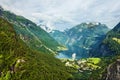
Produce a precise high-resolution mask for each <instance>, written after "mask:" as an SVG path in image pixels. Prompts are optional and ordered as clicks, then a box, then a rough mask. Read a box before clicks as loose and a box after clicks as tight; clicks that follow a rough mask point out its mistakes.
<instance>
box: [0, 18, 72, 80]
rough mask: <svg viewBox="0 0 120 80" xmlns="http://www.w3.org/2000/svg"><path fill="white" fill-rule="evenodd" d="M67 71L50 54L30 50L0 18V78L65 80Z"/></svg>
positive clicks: (67, 77)
mask: <svg viewBox="0 0 120 80" xmlns="http://www.w3.org/2000/svg"><path fill="white" fill-rule="evenodd" d="M69 72H70V71H69V69H67V68H66V67H64V64H63V63H61V61H59V60H58V59H56V58H54V57H53V56H52V55H50V54H48V55H46V54H43V53H39V52H36V51H32V50H30V49H29V47H27V46H26V44H24V42H23V41H22V40H21V39H20V38H19V36H17V35H16V33H15V31H14V29H13V26H12V25H11V24H10V23H8V22H7V21H5V20H3V19H2V18H0V80H67V79H70V78H71V77H72V76H71V75H70V73H69Z"/></svg>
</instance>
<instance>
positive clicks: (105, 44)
mask: <svg viewBox="0 0 120 80" xmlns="http://www.w3.org/2000/svg"><path fill="white" fill-rule="evenodd" d="M92 53H93V54H92V56H98V57H99V56H113V55H119V54H120V23H119V24H117V25H116V26H115V27H114V28H113V29H112V30H111V31H109V32H108V33H107V34H106V37H105V39H104V40H103V41H102V43H101V44H100V45H99V46H98V47H96V48H95V49H93V50H92Z"/></svg>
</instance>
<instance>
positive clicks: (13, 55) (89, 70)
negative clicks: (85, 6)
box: [0, 7, 120, 80]
mask: <svg viewBox="0 0 120 80" xmlns="http://www.w3.org/2000/svg"><path fill="white" fill-rule="evenodd" d="M42 27H43V26H42ZM42 27H41V26H40V25H37V24H35V23H34V22H32V21H30V20H29V19H27V18H25V17H23V16H19V15H16V14H15V13H12V12H10V11H7V10H4V9H3V8H2V7H0V80H114V79H116V80H119V79H120V78H119V76H117V75H119V71H120V70H119V66H120V64H119V59H120V23H118V24H117V25H116V26H115V27H114V28H113V29H109V28H108V26H107V25H105V24H102V23H100V22H89V23H88V22H86V23H80V24H78V25H76V26H73V27H72V28H69V29H66V30H64V31H60V30H50V31H49V32H47V31H46V30H45V29H47V30H49V29H48V28H45V29H43V28H42ZM116 67H117V68H116ZM112 70H115V71H116V72H117V75H116V73H115V72H114V71H112ZM111 75H112V76H111Z"/></svg>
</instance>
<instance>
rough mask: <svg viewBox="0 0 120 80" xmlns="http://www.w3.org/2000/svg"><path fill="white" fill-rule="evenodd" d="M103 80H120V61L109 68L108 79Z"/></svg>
mask: <svg viewBox="0 0 120 80" xmlns="http://www.w3.org/2000/svg"><path fill="white" fill-rule="evenodd" d="M103 80H120V59H117V61H116V62H114V63H112V64H110V65H109V66H108V68H107V74H106V77H104V78H103Z"/></svg>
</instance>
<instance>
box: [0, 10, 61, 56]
mask: <svg viewBox="0 0 120 80" xmlns="http://www.w3.org/2000/svg"><path fill="white" fill-rule="evenodd" d="M0 16H1V17H2V18H4V19H6V20H7V21H9V22H10V23H12V24H14V29H15V31H16V33H17V34H18V35H19V36H20V38H21V39H22V40H23V41H24V42H25V43H26V44H27V45H28V46H29V47H30V48H32V49H34V50H37V51H41V52H44V53H53V54H55V53H56V52H57V51H59V49H61V48H62V46H61V45H60V44H58V42H57V41H55V40H54V39H53V38H52V37H51V36H50V35H49V34H48V33H47V32H46V31H44V30H43V29H42V28H41V27H39V26H37V25H36V24H35V23H33V22H32V21H30V20H28V19H26V18H24V17H22V16H18V15H15V14H14V13H11V12H9V11H5V10H4V9H2V8H0Z"/></svg>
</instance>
